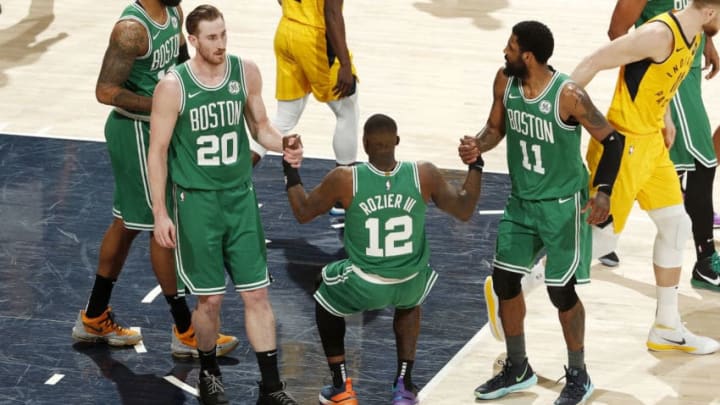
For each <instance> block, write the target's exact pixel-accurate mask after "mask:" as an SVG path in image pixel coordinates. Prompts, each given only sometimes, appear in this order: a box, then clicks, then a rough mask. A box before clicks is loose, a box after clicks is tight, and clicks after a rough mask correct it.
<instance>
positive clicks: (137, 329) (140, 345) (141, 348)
mask: <svg viewBox="0 0 720 405" xmlns="http://www.w3.org/2000/svg"><path fill="white" fill-rule="evenodd" d="M130 329H131V330H134V331H135V332H137V333H140V327H139V326H132V327H130ZM135 351H136V352H138V353H147V349H146V348H145V343H143V341H142V340H141V341H140V342H138V343H137V344H136V345H135Z"/></svg>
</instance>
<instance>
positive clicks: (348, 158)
mask: <svg viewBox="0 0 720 405" xmlns="http://www.w3.org/2000/svg"><path fill="white" fill-rule="evenodd" d="M357 98H358V94H357V91H356V92H355V93H354V94H353V95H352V96H348V97H343V98H341V99H340V100H336V101H330V102H329V103H328V106H329V107H330V109H331V110H332V112H333V113H334V114H335V118H336V119H337V121H336V124H335V133H334V135H333V151H335V161H336V162H337V163H338V164H341V165H349V164H353V163H355V161H356V160H357V150H358V135H357V134H358V123H359V121H360V108H359V107H358V100H357Z"/></svg>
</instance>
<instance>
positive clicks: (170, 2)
mask: <svg viewBox="0 0 720 405" xmlns="http://www.w3.org/2000/svg"><path fill="white" fill-rule="evenodd" d="M181 1H182V0H160V3H162V4H163V5H164V6H165V7H177V6H179V5H180V2H181Z"/></svg>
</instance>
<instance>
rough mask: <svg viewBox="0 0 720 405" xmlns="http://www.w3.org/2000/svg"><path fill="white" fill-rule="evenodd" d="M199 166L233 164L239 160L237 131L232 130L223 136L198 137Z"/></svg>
mask: <svg viewBox="0 0 720 405" xmlns="http://www.w3.org/2000/svg"><path fill="white" fill-rule="evenodd" d="M196 142H197V145H198V149H197V164H198V166H220V163H221V162H222V164H223V165H231V164H233V163H235V162H236V161H237V157H238V144H237V132H235V131H232V132H228V133H226V134H224V135H223V136H217V135H202V136H198V137H197V141H196Z"/></svg>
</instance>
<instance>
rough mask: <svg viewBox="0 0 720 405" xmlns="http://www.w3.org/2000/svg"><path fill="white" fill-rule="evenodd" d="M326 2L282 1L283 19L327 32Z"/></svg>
mask: <svg viewBox="0 0 720 405" xmlns="http://www.w3.org/2000/svg"><path fill="white" fill-rule="evenodd" d="M324 7H325V0H282V12H283V17H284V18H287V19H288V20H291V21H295V22H297V23H300V24H304V25H308V26H310V27H315V28H319V29H321V30H325V11H324Z"/></svg>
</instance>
